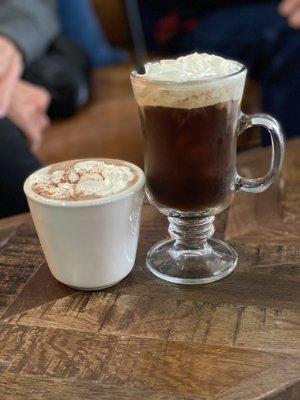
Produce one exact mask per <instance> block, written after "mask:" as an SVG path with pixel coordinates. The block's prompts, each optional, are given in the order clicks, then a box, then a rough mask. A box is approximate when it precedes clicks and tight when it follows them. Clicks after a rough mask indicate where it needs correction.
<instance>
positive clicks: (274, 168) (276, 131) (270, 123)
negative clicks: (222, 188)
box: [236, 113, 284, 193]
mask: <svg viewBox="0 0 300 400" xmlns="http://www.w3.org/2000/svg"><path fill="white" fill-rule="evenodd" d="M253 126H261V127H263V128H266V129H267V131H268V132H269V134H270V136H271V143H272V156H271V165H270V168H269V171H268V172H267V174H266V175H264V176H262V177H260V178H243V177H242V176H239V175H238V176H237V181H236V189H237V190H242V191H244V192H252V193H260V192H263V191H264V190H266V189H268V187H269V186H270V185H271V184H272V183H273V182H274V180H275V179H276V177H277V176H278V174H279V172H280V169H281V166H282V162H283V158H284V138H283V134H282V131H281V128H280V125H279V123H278V122H277V121H276V119H274V118H272V117H271V116H270V115H267V114H254V115H245V114H243V113H241V115H240V119H239V127H238V135H240V134H241V133H243V132H244V131H245V130H246V129H248V128H251V127H253Z"/></svg>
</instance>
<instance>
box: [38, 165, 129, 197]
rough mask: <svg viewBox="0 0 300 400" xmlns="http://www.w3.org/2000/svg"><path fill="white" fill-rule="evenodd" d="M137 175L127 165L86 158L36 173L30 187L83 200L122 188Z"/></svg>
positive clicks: (48, 195)
mask: <svg viewBox="0 0 300 400" xmlns="http://www.w3.org/2000/svg"><path fill="white" fill-rule="evenodd" d="M134 177H135V173H134V171H133V170H132V169H131V168H130V167H128V166H125V165H119V164H112V163H108V162H104V161H96V160H85V161H79V162H75V163H74V164H73V165H69V166H68V167H67V168H65V169H64V168H62V169H57V170H55V171H53V172H50V171H49V173H47V174H34V175H33V176H32V183H31V188H32V190H33V191H34V192H36V193H38V194H39V195H41V196H44V197H47V198H51V199H57V200H83V199H89V198H97V197H105V196H110V195H112V194H115V193H118V192H121V191H122V190H124V189H126V188H127V187H128V185H129V184H130V182H132V181H133V180H134Z"/></svg>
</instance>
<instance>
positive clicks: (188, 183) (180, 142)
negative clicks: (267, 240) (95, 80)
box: [131, 62, 284, 284]
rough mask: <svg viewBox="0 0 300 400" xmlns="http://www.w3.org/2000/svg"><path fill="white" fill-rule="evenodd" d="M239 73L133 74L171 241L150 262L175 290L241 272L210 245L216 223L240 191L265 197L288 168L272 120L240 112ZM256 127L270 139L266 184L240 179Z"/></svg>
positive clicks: (221, 247)
mask: <svg viewBox="0 0 300 400" xmlns="http://www.w3.org/2000/svg"><path fill="white" fill-rule="evenodd" d="M235 66H236V72H234V73H233V74H231V75H228V76H225V77H218V78H212V79H206V80H200V81H189V82H179V83H178V82H172V81H168V82H166V81H163V82H162V81H154V80H149V79H147V78H146V77H143V75H138V74H137V73H136V72H132V74H131V80H132V85H133V90H134V94H135V98H136V100H137V103H138V106H139V112H140V119H141V124H142V129H143V134H144V144H145V173H146V182H147V188H146V192H147V195H148V198H149V200H150V202H151V204H153V205H154V206H155V207H156V208H157V209H158V210H159V211H160V212H161V213H163V214H164V215H166V216H167V218H168V221H169V234H170V238H168V239H166V240H163V241H161V242H159V243H157V244H155V245H154V246H153V247H152V248H151V249H150V251H149V252H148V255H147V260H146V262H147V266H148V268H149V269H150V271H152V272H153V273H154V274H155V275H157V276H158V277H160V278H162V279H165V280H167V281H170V282H174V283H181V284H202V283H208V282H214V281H217V280H219V279H221V278H224V277H225V276H227V275H229V274H230V273H231V272H232V271H233V270H234V269H235V267H236V265H237V259H238V257H237V254H236V252H235V251H234V250H233V249H232V248H231V247H230V246H229V245H228V244H226V243H224V242H222V241H220V240H217V239H213V238H212V236H213V234H214V225H213V222H214V219H215V215H216V214H218V213H219V212H221V211H222V210H224V209H225V208H226V207H228V205H229V204H230V203H231V202H232V200H233V198H234V194H235V193H236V192H237V191H238V190H244V191H247V192H254V193H258V192H262V191H264V190H266V189H267V188H268V187H269V186H270V185H271V184H272V182H273V181H274V179H275V178H276V176H277V175H278V173H279V171H280V168H281V165H282V161H283V157H284V140H283V135H282V132H281V129H280V126H279V124H278V122H277V121H276V120H275V119H273V118H272V117H270V116H268V115H265V114H257V115H250V116H248V115H245V114H243V113H242V112H241V109H240V105H241V99H242V96H243V90H244V84H245V79H246V72H247V71H246V68H245V67H244V66H243V65H242V64H239V63H237V62H235ZM256 125H259V126H262V127H264V128H266V129H267V131H268V132H269V134H270V136H271V142H272V157H271V165H270V169H269V172H268V173H267V174H266V175H265V176H263V177H261V178H256V179H248V178H243V177H241V176H239V175H238V173H237V170H236V143H237V137H238V135H239V134H241V133H242V132H244V131H245V130H246V129H248V128H250V127H252V126H256Z"/></svg>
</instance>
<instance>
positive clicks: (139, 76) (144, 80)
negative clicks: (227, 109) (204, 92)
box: [130, 59, 247, 87]
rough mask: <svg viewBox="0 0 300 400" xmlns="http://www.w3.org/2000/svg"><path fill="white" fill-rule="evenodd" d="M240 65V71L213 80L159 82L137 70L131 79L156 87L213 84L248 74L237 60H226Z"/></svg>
mask: <svg viewBox="0 0 300 400" xmlns="http://www.w3.org/2000/svg"><path fill="white" fill-rule="evenodd" d="M226 60H228V61H231V62H233V63H235V64H236V65H238V67H239V69H238V70H237V71H234V72H232V73H230V74H227V75H219V76H215V77H211V78H203V79H195V80H187V81H180V82H177V81H172V80H159V79H151V78H147V77H146V76H143V74H139V73H138V72H137V71H136V70H133V71H131V73H130V77H131V78H132V79H133V80H135V81H140V82H142V83H144V84H146V83H147V84H150V85H156V86H167V87H168V86H171V85H172V86H192V85H197V84H203V83H213V82H219V81H222V80H225V79H227V78H231V77H234V76H236V75H239V74H242V73H243V72H247V67H246V66H245V65H244V64H242V63H240V62H239V61H236V60H231V59H226Z"/></svg>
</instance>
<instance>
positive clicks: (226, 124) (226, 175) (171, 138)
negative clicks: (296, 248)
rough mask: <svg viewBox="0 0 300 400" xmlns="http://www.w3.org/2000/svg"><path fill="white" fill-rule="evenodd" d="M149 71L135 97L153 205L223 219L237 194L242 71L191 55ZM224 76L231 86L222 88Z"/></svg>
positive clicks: (138, 82)
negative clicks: (217, 214) (223, 212)
mask: <svg viewBox="0 0 300 400" xmlns="http://www.w3.org/2000/svg"><path fill="white" fill-rule="evenodd" d="M145 67H146V74H145V75H140V77H141V79H140V80H136V81H134V83H135V84H134V91H135V96H136V98H137V101H138V105H139V110H140V117H141V123H142V128H143V134H144V139H145V140H144V143H145V172H146V178H147V191H148V194H149V196H150V199H151V200H153V201H154V202H155V203H156V204H157V205H158V206H160V208H161V207H163V208H168V209H172V210H176V211H181V212H185V211H186V212H199V213H203V212H206V213H207V214H210V213H213V214H214V213H215V212H219V211H221V210H222V209H224V208H225V207H227V206H228V204H229V203H230V201H231V200H232V197H233V194H234V192H235V179H236V167H235V165H236V155H235V154H236V137H237V135H236V128H237V121H238V116H239V110H240V100H241V94H242V91H243V86H244V79H245V76H244V74H243V75H242V76H239V77H238V78H236V77H235V76H234V75H235V74H234V72H235V71H236V68H240V65H239V66H237V65H236V63H235V62H232V61H229V60H225V59H223V58H221V57H217V56H211V55H208V54H193V55H190V56H187V57H182V58H179V59H177V60H162V61H160V62H158V63H149V64H146V66H145ZM222 74H223V75H224V74H225V75H226V74H228V75H229V78H228V79H227V80H226V81H224V79H223V80H222V79H219V80H218V77H219V76H222ZM230 74H232V77H230ZM200 78H201V79H200ZM212 78H213V79H212ZM197 79H199V80H197Z"/></svg>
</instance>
